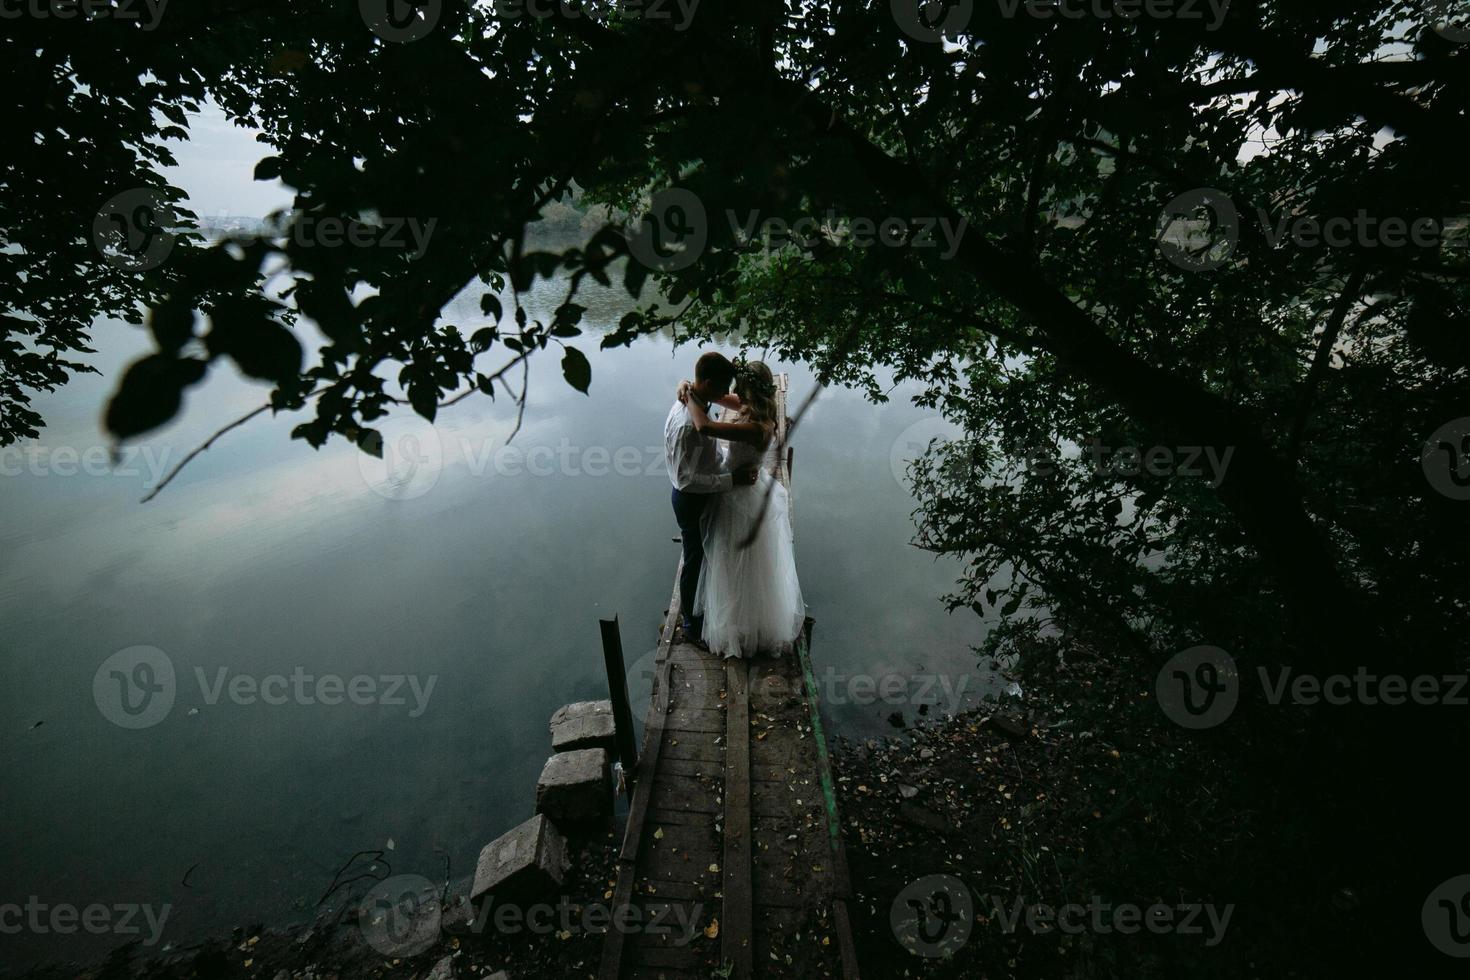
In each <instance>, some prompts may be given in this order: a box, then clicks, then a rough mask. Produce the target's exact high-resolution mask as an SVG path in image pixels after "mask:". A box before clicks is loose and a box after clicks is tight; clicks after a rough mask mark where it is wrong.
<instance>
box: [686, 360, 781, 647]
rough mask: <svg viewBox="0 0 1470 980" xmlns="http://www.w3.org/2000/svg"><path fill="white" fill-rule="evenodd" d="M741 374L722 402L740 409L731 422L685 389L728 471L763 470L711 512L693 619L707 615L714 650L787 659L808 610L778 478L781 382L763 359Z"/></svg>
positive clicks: (739, 369)
mask: <svg viewBox="0 0 1470 980" xmlns="http://www.w3.org/2000/svg"><path fill="white" fill-rule="evenodd" d="M735 372H736V373H735V391H734V393H733V394H732V395H727V396H725V398H723V399H721V400H720V403H721V404H723V405H725V406H726V407H728V408H732V409H734V410H735V411H734V413H733V418H732V420H731V421H728V422H724V421H722V422H716V421H714V420H713V419H711V418H710V417H709V413H708V412H707V411H706V410H705V407H704V406H703V405H701V404H700V401H699V399H698V398H690V397H689V390H688V382H685V383H684V384H682V385H680V386H679V400H680V401H681V402H683V403H684V404H685V405H687V406H688V409H689V415H690V418H691V419H692V420H693V422H694V427H695V428H696V429H697V430H698V431H699V432H700V434H701V435H705V436H713V437H715V438H718V439H720V440H721V446H722V449H723V451H724V453H725V454H726V457H727V458H726V468H728V469H731V470H735V469H738V468H740V467H742V466H747V465H750V464H758V466H759V476H758V477H757V478H756V482H755V483H754V484H753V485H751V486H736V487H734V488H733V489H731V490H729V491H728V492H726V493H722V494H720V495H719V496H718V497H717V498H715V499H714V500H712V501H711V502H710V503H711V504H712V506H710V507H708V508H707V509H706V510H705V514H704V520H703V525H702V526H703V532H704V555H705V558H704V567H703V570H702V571H701V573H700V576H699V588H698V590H697V591H696V594H695V599H694V613H695V615H696V616H699V615H703V616H704V640H705V642H706V643H707V644H708V645H709V649H710V650H711V652H713V653H717V654H720V655H721V656H724V657H753V656H755V655H756V654H757V653H769V654H772V655H775V656H780V655H782V654H783V653H785V652H787V651H789V650H791V649H792V645H793V642H794V641H795V639H796V637H797V635H798V634H800V632H801V629H802V624H803V623H804V621H805V619H806V605H805V603H803V602H802V598H801V585H800V583H798V582H797V579H796V555H795V551H794V550H793V548H792V541H791V514H790V509H789V506H788V500H787V493H786V488H785V487H784V486H782V485H781V483H780V481H778V480H776V479H775V478H774V477H772V476H771V465H772V463H773V462H774V460H775V458H776V453H777V451H778V447H776V446H774V445H772V444H773V443H774V441H775V434H776V382H775V379H774V378H772V377H771V369H770V368H768V367H766V366H765V365H764V364H762V363H761V362H760V361H751V362H749V363H742V362H736V366H735ZM767 498H769V503H766V501H767ZM763 506H764V508H765V512H764V514H762V507H763ZM757 522H759V526H757ZM752 532H754V533H753V534H752Z"/></svg>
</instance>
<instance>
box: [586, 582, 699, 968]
mask: <svg viewBox="0 0 1470 980" xmlns="http://www.w3.org/2000/svg"><path fill="white" fill-rule="evenodd" d="M683 569H684V562H683V560H682V559H680V561H679V564H678V566H677V567H676V568H675V569H674V590H673V594H672V595H671V597H670V599H669V610H668V614H667V615H666V616H665V618H664V627H663V632H662V633H661V634H660V636H659V651H658V656H657V657H656V659H655V665H656V666H655V672H654V691H655V693H654V695H653V698H652V700H651V701H650V703H649V706H648V715H647V718H646V720H645V722H644V728H643V751H642V753H641V755H640V757H639V759H638V767H637V770H636V778H635V780H634V783H633V798H632V800H631V802H630V803H629V805H628V825H627V828H626V829H625V831H624V834H623V848H622V851H621V852H620V854H619V867H618V880H617V884H616V885H615V886H614V887H613V908H614V909H619V908H626V907H627V906H628V903H629V902H630V901H631V900H632V895H633V874H634V871H635V869H636V864H637V860H638V845H639V843H640V841H641V840H642V837H643V825H644V821H645V820H646V819H647V817H648V810H649V801H650V800H651V799H652V798H653V784H654V780H655V778H656V775H657V773H658V762H659V755H660V752H661V749H662V746H663V742H664V730H663V715H664V714H665V712H667V710H668V702H669V693H668V692H669V662H668V655H669V651H670V650H671V649H672V647H673V645H674V635H675V629H676V627H677V626H678V623H679V573H680V572H681V571H683ZM625 938H626V934H625V933H624V932H623V931H622V930H620V929H612V930H609V931H608V934H607V938H606V939H605V940H603V944H602V961H601V962H600V963H599V964H598V971H597V972H598V977H599V980H619V977H620V974H621V973H622V970H623V946H624V941H625Z"/></svg>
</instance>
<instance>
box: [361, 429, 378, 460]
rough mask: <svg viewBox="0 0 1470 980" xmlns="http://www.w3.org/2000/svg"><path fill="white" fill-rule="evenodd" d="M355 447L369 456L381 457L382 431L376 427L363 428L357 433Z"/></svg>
mask: <svg viewBox="0 0 1470 980" xmlns="http://www.w3.org/2000/svg"><path fill="white" fill-rule="evenodd" d="M357 448H358V449H361V450H362V451H363V452H365V453H367V454H368V455H369V456H376V457H377V458H378V459H382V458H383V433H381V432H379V431H378V430H377V429H363V430H361V431H360V432H358V433H357Z"/></svg>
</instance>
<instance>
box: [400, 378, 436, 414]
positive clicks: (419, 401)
mask: <svg viewBox="0 0 1470 980" xmlns="http://www.w3.org/2000/svg"><path fill="white" fill-rule="evenodd" d="M408 403H409V404H410V405H412V406H413V410H414V411H415V412H418V413H419V414H420V415H422V416H423V417H424V418H426V419H428V420H429V421H430V422H432V421H434V416H435V415H437V414H438V413H439V389H438V388H437V387H435V386H434V385H432V384H416V385H409V387H408Z"/></svg>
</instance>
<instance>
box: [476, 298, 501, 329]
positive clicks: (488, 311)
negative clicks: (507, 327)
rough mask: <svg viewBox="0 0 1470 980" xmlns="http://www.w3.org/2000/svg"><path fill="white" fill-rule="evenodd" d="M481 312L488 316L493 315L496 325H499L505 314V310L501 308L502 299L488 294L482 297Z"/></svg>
mask: <svg viewBox="0 0 1470 980" xmlns="http://www.w3.org/2000/svg"><path fill="white" fill-rule="evenodd" d="M480 312H481V313H484V314H485V315H486V316H490V315H492V314H493V315H494V317H495V322H496V323H499V322H500V318H501V317H502V316H503V315H504V314H505V310H504V309H502V308H501V306H500V297H499V296H496V295H495V294H494V293H486V294H485V295H484V296H481V297H480Z"/></svg>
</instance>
